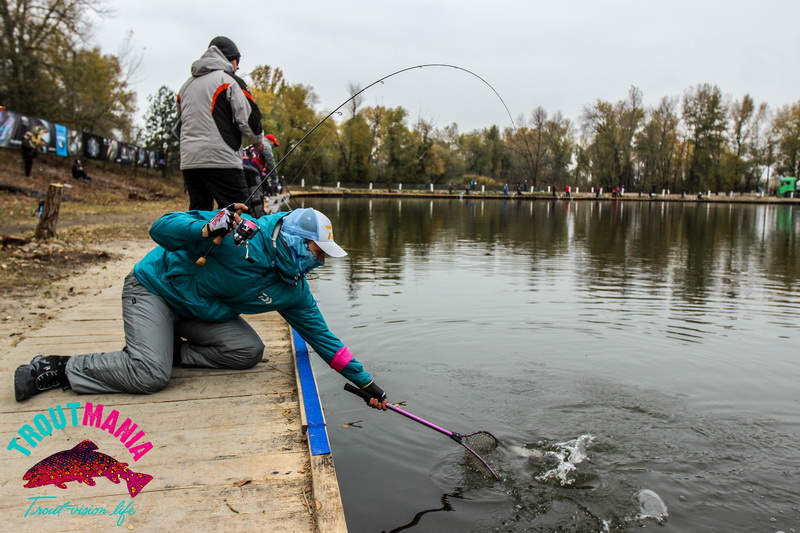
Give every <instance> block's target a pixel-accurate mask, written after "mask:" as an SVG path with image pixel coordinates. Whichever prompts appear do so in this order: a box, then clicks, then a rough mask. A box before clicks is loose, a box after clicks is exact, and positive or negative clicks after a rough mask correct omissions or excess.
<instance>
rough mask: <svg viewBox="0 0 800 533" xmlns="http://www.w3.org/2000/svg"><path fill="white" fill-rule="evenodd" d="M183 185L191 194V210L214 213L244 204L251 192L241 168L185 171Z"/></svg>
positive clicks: (192, 169)
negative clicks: (216, 207) (234, 205)
mask: <svg viewBox="0 0 800 533" xmlns="http://www.w3.org/2000/svg"><path fill="white" fill-rule="evenodd" d="M183 184H184V185H185V186H186V192H188V193H189V209H190V210H193V209H198V210H201V211H213V210H214V202H215V201H216V202H217V206H218V207H219V208H220V209H221V208H223V207H227V206H229V205H230V204H234V203H244V201H245V200H246V199H247V196H248V195H249V194H250V192H249V191H248V190H247V183H246V182H245V180H244V172H242V169H241V168H189V169H185V170H184V171H183Z"/></svg>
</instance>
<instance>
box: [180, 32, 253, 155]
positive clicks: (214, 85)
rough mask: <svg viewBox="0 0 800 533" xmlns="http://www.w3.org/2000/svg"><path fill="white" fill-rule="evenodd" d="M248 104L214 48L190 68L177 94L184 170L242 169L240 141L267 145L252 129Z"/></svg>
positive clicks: (207, 51)
mask: <svg viewBox="0 0 800 533" xmlns="http://www.w3.org/2000/svg"><path fill="white" fill-rule="evenodd" d="M248 98H250V99H251V100H252V97H251V96H250V95H249V93H247V91H246V90H245V89H243V88H241V87H240V86H239V84H238V83H237V81H236V79H235V77H234V71H233V66H232V65H231V63H230V61H228V60H227V59H225V56H224V55H222V52H220V50H219V48H217V47H216V46H212V47H210V48H209V49H208V50H206V51H205V53H204V54H203V55H202V57H200V59H198V60H197V61H195V62H194V63H192V77H191V78H189V79H188V80H187V81H186V83H184V84H183V87H181V89H180V91H179V92H178V105H179V110H180V119H179V120H180V126H179V131H180V146H181V169H191V168H242V137H243V136H244V137H245V138H246V139H247V141H248V143H251V144H253V143H258V142H259V141H261V142H263V135H262V134H261V132H260V131H258V132H255V131H253V128H252V127H251V125H250V124H249V123H248V121H249V118H250V115H251V112H252V107H251V104H250V102H249V101H248ZM259 129H260V128H259Z"/></svg>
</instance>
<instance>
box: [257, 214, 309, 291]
mask: <svg viewBox="0 0 800 533" xmlns="http://www.w3.org/2000/svg"><path fill="white" fill-rule="evenodd" d="M289 213H291V211H285V212H282V213H276V214H274V215H268V216H265V217H261V218H259V219H258V220H256V224H258V225H259V226H260V227H261V231H259V232H258V235H256V238H260V239H262V241H263V242H262V246H263V249H264V250H269V251H268V252H267V257H268V258H270V259H271V261H272V263H273V265H274V266H275V267H277V268H278V270H280V272H281V274H283V276H284V277H288V278H291V282H293V283H296V282H297V279H298V277H299V276H300V271H299V270H298V269H297V265H295V263H294V261H293V260H292V254H291V253H290V252H289V248H288V247H287V246H286V243H285V242H284V241H283V237H281V236H280V231H278V232H277V233H276V235H275V237H276V239H275V244H273V243H272V234H273V233H275V226H277V225H278V223H279V222H280V221H281V220H282V219H283V217H285V216H286V215H288V214H289ZM287 281H290V280H287Z"/></svg>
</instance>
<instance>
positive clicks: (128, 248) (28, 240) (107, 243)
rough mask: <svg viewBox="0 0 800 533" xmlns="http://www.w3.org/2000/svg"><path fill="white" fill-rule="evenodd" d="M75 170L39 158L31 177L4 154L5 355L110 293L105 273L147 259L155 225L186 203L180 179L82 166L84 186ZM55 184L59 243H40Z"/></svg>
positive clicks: (0, 154)
mask: <svg viewBox="0 0 800 533" xmlns="http://www.w3.org/2000/svg"><path fill="white" fill-rule="evenodd" d="M69 164H70V163H69V162H68V161H66V160H65V159H64V158H59V157H55V156H40V157H38V158H37V159H36V160H35V161H34V171H33V175H32V176H30V177H25V176H24V175H23V172H22V165H21V158H20V156H19V154H18V153H16V152H13V151H8V150H0V350H8V349H9V348H10V347H13V346H15V345H16V344H17V343H18V342H19V340H20V339H21V338H22V336H23V335H25V332H26V331H29V330H31V329H36V328H38V327H41V325H42V324H43V323H44V322H45V321H47V320H48V319H50V318H53V317H55V316H58V314H59V313H60V312H61V311H62V310H63V309H65V308H68V307H72V306H74V305H76V304H77V303H78V301H79V300H81V299H82V298H85V297H86V296H91V294H93V293H95V292H97V291H99V290H100V289H102V288H104V287H106V286H108V283H110V282H108V281H106V277H105V276H103V272H104V271H105V270H107V269H108V268H109V267H112V268H113V264H114V263H115V262H117V261H120V260H122V259H126V258H128V259H129V258H131V257H132V256H133V258H134V259H135V258H136V257H141V256H143V255H144V254H145V253H147V251H148V250H150V249H151V248H152V247H153V243H152V241H150V239H149V237H148V235H147V230H148V228H149V227H150V225H151V224H152V223H153V221H155V220H156V219H157V218H158V217H160V216H161V215H162V214H164V213H167V212H170V211H176V210H180V209H185V208H186V205H187V204H188V200H187V198H186V196H185V193H184V192H183V188H182V183H181V181H180V178H178V177H173V178H163V177H161V175H160V174H159V173H156V172H150V171H144V170H141V169H139V170H138V171H136V173H135V174H134V172H133V169H131V168H127V167H122V166H120V165H115V164H111V163H108V164H106V165H105V168H103V167H102V166H99V165H92V164H91V163H88V164H87V163H85V162H84V167H86V170H87V172H88V173H89V175H90V176H91V177H92V181H91V182H89V183H84V182H83V181H79V180H74V179H72V177H71V176H70V172H69V170H70V169H69ZM51 183H61V184H63V185H64V190H63V202H62V204H61V210H60V213H59V218H58V225H57V227H56V232H57V236H56V238H55V239H53V240H49V241H37V240H35V239H34V238H33V236H34V233H35V230H36V226H37V224H38V223H39V218H37V217H36V215H35V212H36V210H37V207H38V205H39V202H40V201H42V200H44V198H45V195H46V192H47V188H48V186H49V184H51Z"/></svg>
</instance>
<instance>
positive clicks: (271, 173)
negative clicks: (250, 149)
mask: <svg viewBox="0 0 800 533" xmlns="http://www.w3.org/2000/svg"><path fill="white" fill-rule="evenodd" d="M264 138H265V139H266V140H267V141H269V142H265V143H264V151H263V152H262V153H263V156H264V172H265V174H266V177H267V179H266V181H265V182H264V194H265V195H267V196H271V195H272V192H273V191H274V190H276V189H277V187H273V183H274V184H276V185H277V184H278V182H279V179H278V173H277V172H276V170H275V167H276V165H275V155H274V154H273V153H272V148H273V147H275V146H280V145H281V143H279V142H278V139H276V138H275V136H274V135H273V134H271V133H268V134H267V135H265V136H264Z"/></svg>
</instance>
